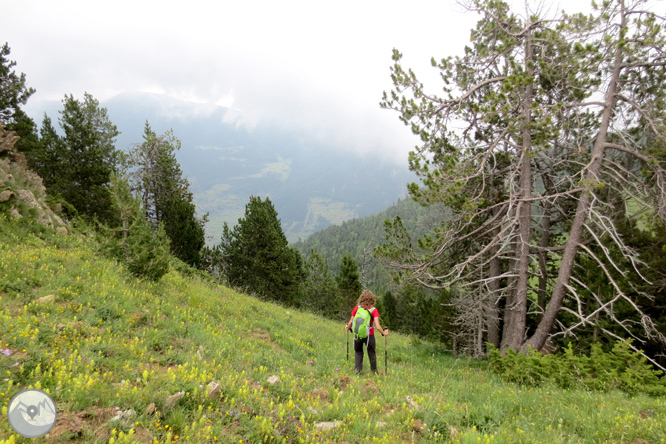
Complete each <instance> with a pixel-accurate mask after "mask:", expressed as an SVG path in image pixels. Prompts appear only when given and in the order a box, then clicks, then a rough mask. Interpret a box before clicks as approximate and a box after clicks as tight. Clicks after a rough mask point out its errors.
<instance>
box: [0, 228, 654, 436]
mask: <svg viewBox="0 0 666 444" xmlns="http://www.w3.org/2000/svg"><path fill="white" fill-rule="evenodd" d="M32 230H33V229H32V228H26V227H25V225H19V223H10V222H7V221H5V220H4V219H1V218H0V298H1V300H0V349H3V350H9V356H5V354H1V353H0V371H1V372H2V376H1V377H0V406H2V409H3V411H2V418H0V443H14V442H17V443H27V442H52V443H56V442H115V443H120V442H143V443H149V442H160V443H161V442H183V443H185V442H188V443H214V442H222V443H260V442H269V443H282V442H286V443H291V442H294V443H298V442H319V443H329V442H334V443H366V442H372V443H405V442H408V443H409V442H417V443H427V442H460V443H477V442H485V443H490V442H495V443H521V442H522V443H539V442H543V443H579V442H580V443H583V442H595V443H620V442H624V443H646V442H647V443H661V442H664V437H666V433H665V429H666V401H665V400H663V399H655V398H650V397H646V396H637V397H633V398H632V397H628V396H627V395H625V394H623V393H620V392H611V393H596V392H583V391H563V390H559V389H555V388H553V387H551V386H545V387H541V388H529V389H523V388H521V387H519V386H515V385H513V384H507V383H504V382H502V381H501V380H499V379H498V378H497V377H496V376H494V375H492V374H491V373H489V372H488V371H487V370H486V369H485V364H486V363H478V362H475V361H472V362H468V361H467V360H465V359H463V360H456V359H454V358H453V357H451V356H449V355H446V354H444V353H443V352H442V351H441V349H440V348H438V346H437V345H433V344H429V343H424V342H420V341H418V340H414V339H412V338H409V337H405V336H400V335H390V336H388V338H387V339H388V355H389V363H388V374H386V373H385V370H386V369H385V367H384V339H383V338H379V341H378V355H379V356H378V358H379V359H378V360H379V362H380V370H381V373H382V374H380V375H378V376H372V375H371V374H369V372H368V370H367V368H366V369H365V370H364V373H363V374H362V375H361V376H354V375H353V371H352V366H353V364H351V363H348V362H347V361H346V335H345V331H344V329H343V326H342V325H341V324H340V323H334V322H331V321H328V320H325V319H323V318H319V317H316V316H313V315H310V314H307V313H302V312H299V311H296V310H293V309H287V308H283V307H280V306H277V305H273V304H269V303H265V302H262V301H259V300H257V299H255V298H252V297H248V296H245V295H243V294H239V293H236V292H234V291H231V290H229V289H227V288H224V287H218V286H216V285H213V284H210V283H206V282H204V281H201V280H199V279H197V278H186V277H183V276H181V275H180V274H179V273H177V272H175V271H172V272H170V273H169V274H168V275H166V276H165V277H164V278H163V279H162V281H160V282H159V283H156V284H153V283H147V282H142V281H138V280H136V279H134V278H132V277H131V276H130V275H129V274H127V273H126V272H125V271H124V270H123V268H122V267H120V266H119V265H117V264H116V263H114V262H113V261H109V260H107V259H104V258H102V257H101V256H99V255H97V254H96V250H97V248H98V247H97V245H96V244H95V243H94V242H93V241H92V240H90V239H88V238H85V239H84V238H77V237H75V236H60V235H58V234H55V233H54V232H52V231H51V230H48V229H41V230H39V231H32ZM48 295H53V296H54V298H53V300H52V301H48V300H47V301H41V302H40V301H38V299H39V298H42V297H44V296H48ZM352 353H353V352H352ZM352 359H353V357H352ZM366 366H367V361H366ZM273 375H274V376H277V377H279V381H278V382H277V383H275V384H271V383H269V382H268V379H269V377H271V376H273ZM211 382H215V383H219V384H220V390H219V393H216V394H215V395H214V396H212V397H211V396H209V395H208V394H207V388H208V385H209V384H210V383H211ZM29 387H36V388H41V389H43V390H46V391H48V392H49V393H50V394H51V395H52V397H53V398H54V400H55V401H56V404H57V406H58V408H59V413H58V421H57V423H56V426H55V428H54V429H53V430H52V431H51V433H50V434H49V435H48V436H47V437H46V438H39V439H36V440H30V439H26V438H22V437H20V436H18V435H15V434H13V433H12V432H13V431H12V430H11V428H10V426H9V423H8V421H7V419H6V409H7V404H8V403H9V401H10V400H11V399H12V397H13V396H14V395H15V394H16V393H18V392H19V391H20V390H22V389H24V388H29ZM178 392H184V395H183V396H182V398H180V399H179V400H177V401H176V402H175V403H174V404H173V405H170V402H169V401H167V397H169V396H171V395H173V394H176V393H178ZM153 404H154V410H155V411H154V412H153ZM116 408H119V409H120V410H117V409H116ZM129 409H132V410H133V412H129V413H128V412H127V410H129ZM123 412H125V413H126V415H125V418H120V419H118V420H113V419H112V418H113V417H114V416H117V415H119V414H120V413H123ZM323 421H340V423H337V424H338V425H337V427H335V428H332V429H330V430H327V431H323V430H320V429H319V428H318V427H317V424H318V423H320V422H323ZM320 427H321V426H320Z"/></svg>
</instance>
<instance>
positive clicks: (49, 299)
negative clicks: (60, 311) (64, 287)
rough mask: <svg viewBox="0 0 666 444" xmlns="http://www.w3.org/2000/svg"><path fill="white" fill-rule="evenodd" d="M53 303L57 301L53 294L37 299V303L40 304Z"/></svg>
mask: <svg viewBox="0 0 666 444" xmlns="http://www.w3.org/2000/svg"><path fill="white" fill-rule="evenodd" d="M53 301H55V295H53V294H49V295H47V296H43V297H41V298H39V299H35V302H37V303H38V304H45V303H47V302H53Z"/></svg>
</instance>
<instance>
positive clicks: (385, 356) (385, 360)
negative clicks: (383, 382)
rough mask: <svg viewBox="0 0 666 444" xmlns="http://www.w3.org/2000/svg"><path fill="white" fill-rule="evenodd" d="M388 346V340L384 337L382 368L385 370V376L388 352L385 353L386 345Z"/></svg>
mask: <svg viewBox="0 0 666 444" xmlns="http://www.w3.org/2000/svg"><path fill="white" fill-rule="evenodd" d="M387 344H388V338H387V337H386V335H384V368H385V369H386V374H387V375H388V351H386V345H387Z"/></svg>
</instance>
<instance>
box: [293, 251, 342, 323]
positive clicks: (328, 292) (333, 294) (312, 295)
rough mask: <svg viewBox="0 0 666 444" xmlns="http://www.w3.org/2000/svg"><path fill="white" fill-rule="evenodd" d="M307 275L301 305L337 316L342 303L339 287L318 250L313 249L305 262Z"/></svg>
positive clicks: (327, 314) (330, 315)
mask: <svg viewBox="0 0 666 444" xmlns="http://www.w3.org/2000/svg"><path fill="white" fill-rule="evenodd" d="M305 276H306V278H305V281H304V282H303V292H302V293H303V295H302V300H301V301H299V305H300V306H302V307H304V308H306V309H308V310H310V311H312V312H314V313H318V314H323V315H326V316H329V317H332V318H337V317H338V315H339V314H340V313H339V307H340V305H341V304H340V302H339V301H338V297H339V295H338V288H337V286H336V284H335V279H333V276H331V274H330V272H329V270H328V265H327V264H326V261H325V260H324V257H323V256H322V255H321V254H319V252H318V251H317V250H312V251H311V252H310V256H309V257H308V259H307V261H306V262H305Z"/></svg>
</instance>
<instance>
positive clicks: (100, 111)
mask: <svg viewBox="0 0 666 444" xmlns="http://www.w3.org/2000/svg"><path fill="white" fill-rule="evenodd" d="M59 121H60V127H61V128H62V130H63V132H64V134H65V135H64V137H62V138H61V137H60V136H58V135H57V133H56V132H55V130H54V129H53V126H52V125H51V122H50V120H47V119H45V120H44V123H43V125H42V136H43V141H42V148H43V151H42V152H41V153H40V154H39V155H38V156H37V157H36V159H37V160H36V162H38V168H37V171H38V173H40V174H42V173H44V171H45V170H48V172H47V173H46V174H45V176H46V184H47V191H48V192H49V194H53V195H60V196H61V197H62V198H63V199H64V200H65V201H67V202H69V203H70V204H71V205H72V206H73V207H74V208H75V209H76V211H77V212H78V214H79V215H81V216H82V217H86V218H88V219H97V220H99V221H100V222H103V223H107V224H114V223H118V219H117V216H118V215H117V213H115V212H114V211H113V203H112V198H111V194H110V184H111V175H112V174H113V173H118V172H120V171H121V170H122V166H121V162H122V158H123V155H122V153H121V152H120V151H119V150H117V149H116V148H115V146H114V141H115V138H116V136H117V135H118V134H119V132H118V129H117V128H116V126H115V125H114V124H113V123H111V120H110V119H109V116H108V114H107V111H106V108H101V107H100V106H99V101H98V100H97V99H95V98H94V97H93V96H92V95H90V94H88V93H86V94H85V95H84V98H83V100H82V101H81V100H78V99H75V98H74V97H73V96H72V95H66V96H65V98H64V100H63V109H62V111H60V119H59Z"/></svg>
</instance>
